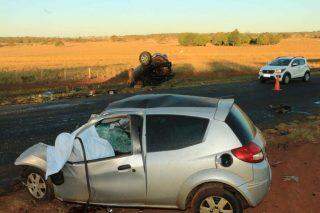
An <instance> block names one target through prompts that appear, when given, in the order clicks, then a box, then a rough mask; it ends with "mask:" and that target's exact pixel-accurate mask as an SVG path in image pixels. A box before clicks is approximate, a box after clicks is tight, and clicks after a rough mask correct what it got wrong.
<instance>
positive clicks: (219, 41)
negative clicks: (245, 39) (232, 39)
mask: <svg viewBox="0 0 320 213" xmlns="http://www.w3.org/2000/svg"><path fill="white" fill-rule="evenodd" d="M211 42H212V44H213V45H217V46H222V45H228V35H227V34H226V33H215V34H214V35H213V36H212V40H211Z"/></svg>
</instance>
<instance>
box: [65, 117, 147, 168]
mask: <svg viewBox="0 0 320 213" xmlns="http://www.w3.org/2000/svg"><path fill="white" fill-rule="evenodd" d="M132 115H138V116H141V117H142V119H143V120H142V121H143V124H142V134H143V129H144V116H143V115H140V114H135V113H128V114H112V115H106V116H103V117H101V118H100V119H98V120H97V121H96V122H95V123H92V124H91V125H88V126H87V127H86V128H85V129H87V128H90V127H91V126H95V125H96V124H98V123H99V122H101V121H102V120H105V119H112V118H122V117H129V122H130V134H132V133H131V131H132V129H131V116H132ZM85 129H83V130H82V131H85ZM82 131H81V132H82ZM130 136H131V135H130ZM131 139H132V144H131V148H132V149H131V153H130V154H123V155H120V156H116V155H115V156H111V157H104V158H97V159H92V160H87V163H94V162H99V161H105V160H113V159H120V158H124V157H129V156H132V155H135V154H142V141H140V142H139V140H138V141H136V140H133V138H131ZM67 164H70V165H81V164H85V161H84V160H82V161H76V162H72V161H67Z"/></svg>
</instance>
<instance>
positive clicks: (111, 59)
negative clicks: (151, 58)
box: [0, 37, 320, 103]
mask: <svg viewBox="0 0 320 213" xmlns="http://www.w3.org/2000/svg"><path fill="white" fill-rule="evenodd" d="M144 50H148V51H150V52H152V53H154V52H161V53H166V54H167V55H168V57H169V59H170V60H171V61H172V62H173V64H174V72H175V73H176V76H175V78H174V79H173V80H172V81H171V82H169V83H168V84H165V85H164V86H170V87H174V86H183V85H186V84H188V85H189V84H197V83H201V84H203V83H210V82H216V81H219V79H220V80H221V79H223V80H225V79H227V78H232V79H234V78H235V79H236V80H238V79H247V77H248V76H251V78H252V77H253V75H254V74H257V71H258V69H259V67H261V66H263V65H264V64H266V62H268V61H270V60H272V59H273V58H275V57H279V56H304V57H306V58H307V59H308V60H309V64H310V65H311V67H313V68H319V67H320V39H319V38H304V37H291V38H288V39H283V40H281V42H280V43H279V44H276V45H264V46H258V45H246V46H213V45H211V44H209V45H207V46H202V47H191V46H187V47H186V46H180V45H179V44H178V41H177V39H176V38H175V37H169V38H167V39H155V38H152V37H150V38H146V39H134V38H132V39H126V40H110V39H109V40H97V41H95V42H93V41H87V42H76V41H68V42H65V43H64V46H54V45H48V44H28V45H25V44H18V45H14V46H3V47H0V89H1V91H2V92H0V97H1V99H2V100H3V99H5V98H8V97H12V96H21V95H30V94H36V93H38V92H42V91H45V90H48V89H57V88H58V90H64V92H68V91H69V90H73V89H74V87H78V86H80V87H82V86H85V87H86V90H90V89H91V88H95V89H96V88H97V87H99V88H100V86H101V87H106V86H105V85H106V84H107V83H108V85H110V87H114V86H115V85H119V84H124V83H126V78H127V76H126V73H125V72H124V70H127V69H128V68H130V67H135V66H137V65H138V63H139V62H138V56H139V53H140V52H142V51H144ZM105 82H107V83H105ZM99 84H100V85H99ZM88 85H89V86H88ZM90 85H91V86H90ZM97 85H98V86H97ZM4 89H5V90H4ZM18 103H19V102H18Z"/></svg>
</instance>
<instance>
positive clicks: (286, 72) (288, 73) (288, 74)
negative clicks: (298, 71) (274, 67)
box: [283, 72, 292, 79]
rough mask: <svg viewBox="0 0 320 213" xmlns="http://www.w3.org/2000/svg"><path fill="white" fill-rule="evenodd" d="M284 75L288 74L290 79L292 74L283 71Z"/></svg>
mask: <svg viewBox="0 0 320 213" xmlns="http://www.w3.org/2000/svg"><path fill="white" fill-rule="evenodd" d="M286 75H288V76H289V77H290V79H291V77H292V75H291V73H290V72H285V73H284V75H283V76H286Z"/></svg>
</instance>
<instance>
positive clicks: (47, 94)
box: [41, 91, 54, 101]
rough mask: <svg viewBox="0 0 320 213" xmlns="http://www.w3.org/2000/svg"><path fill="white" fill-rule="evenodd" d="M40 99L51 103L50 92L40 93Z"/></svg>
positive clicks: (51, 95) (51, 94) (51, 96)
mask: <svg viewBox="0 0 320 213" xmlns="http://www.w3.org/2000/svg"><path fill="white" fill-rule="evenodd" d="M41 96H42V98H44V99H45V100H50V101H52V100H53V99H54V97H53V92H52V91H46V92H44V93H42V95H41Z"/></svg>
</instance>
